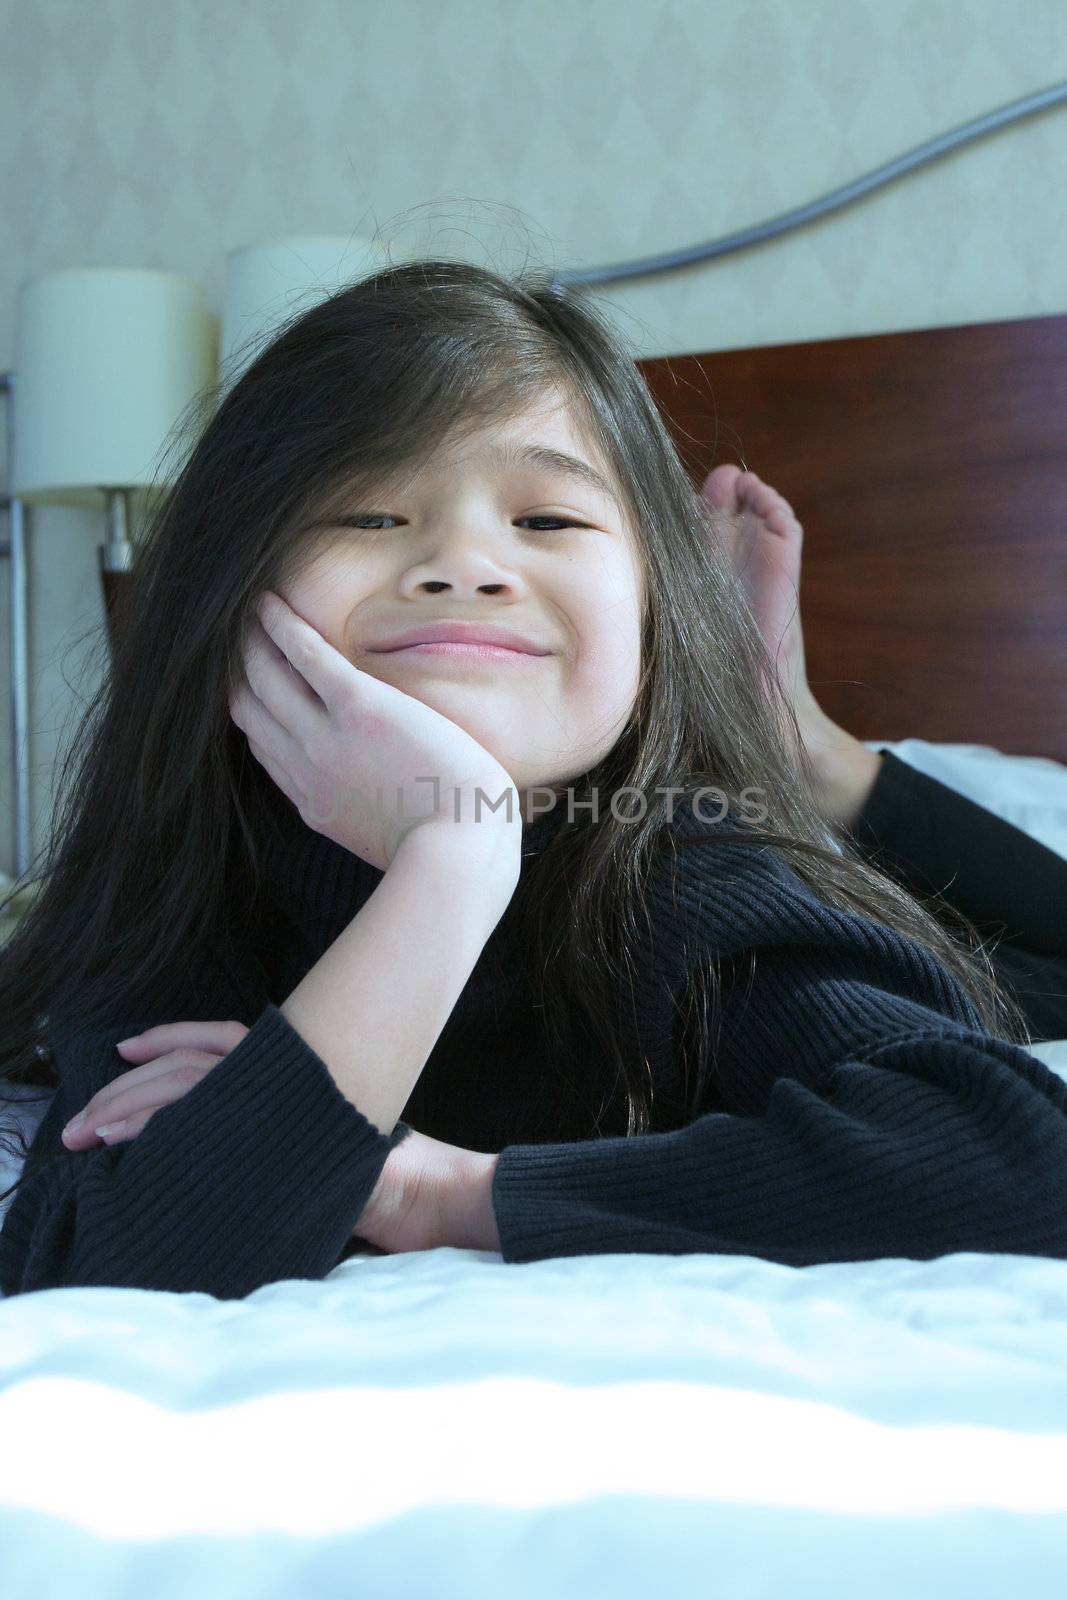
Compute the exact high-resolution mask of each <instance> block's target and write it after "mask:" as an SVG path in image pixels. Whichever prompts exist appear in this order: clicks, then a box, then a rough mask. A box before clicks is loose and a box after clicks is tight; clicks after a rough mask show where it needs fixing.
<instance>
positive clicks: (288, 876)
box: [263, 783, 567, 922]
mask: <svg viewBox="0 0 1067 1600" xmlns="http://www.w3.org/2000/svg"><path fill="white" fill-rule="evenodd" d="M264 792H265V793H266V794H267V797H268V803H267V812H268V817H269V819H270V825H269V826H268V828H267V831H266V835H265V837H264V839H263V860H264V866H265V869H266V872H267V875H268V879H269V882H270V885H271V888H272V890H273V894H274V897H275V898H277V899H279V900H280V901H281V902H282V903H283V904H284V905H287V906H289V907H291V908H293V909H297V908H299V911H300V913H301V914H302V915H307V916H310V917H312V918H315V919H319V918H323V919H325V920H326V921H327V922H333V921H334V920H336V919H337V918H339V917H343V918H345V919H346V920H347V918H349V917H351V916H353V915H354V914H355V911H356V910H358V909H359V906H360V905H362V904H363V902H364V901H365V900H366V899H367V897H368V895H370V894H371V892H372V891H373V890H374V888H375V887H376V886H377V884H378V883H379V882H380V881H381V879H382V877H383V876H384V874H383V873H382V872H381V871H380V870H379V868H377V867H374V866H371V864H370V863H369V862H367V861H364V860H362V858H361V857H359V856H357V855H355V854H354V853H353V852H352V851H351V850H347V849H346V848H345V847H344V846H343V845H340V844H338V843H337V842H336V840H333V839H330V838H327V836H326V835H325V834H322V833H318V832H316V830H315V829H314V828H312V827H310V826H309V825H308V824H307V823H306V822H305V821H304V819H303V817H302V816H301V815H300V813H299V811H298V810H297V808H296V806H295V805H294V804H293V802H292V801H291V800H290V799H289V798H288V797H287V796H286V795H285V794H283V793H282V791H281V790H280V789H279V788H278V787H277V786H276V785H275V784H273V783H270V784H269V786H268V785H265V786H264ZM566 815H567V806H566V802H565V801H564V800H560V801H557V803H556V805H555V806H553V808H552V810H551V811H548V812H545V813H544V814H543V815H541V816H538V817H536V818H535V819H534V820H533V821H532V822H525V823H523V826H522V842H521V846H520V849H521V856H522V866H521V868H520V871H524V870H525V865H526V863H527V862H528V861H530V860H531V859H532V858H533V857H535V856H538V855H540V854H541V852H542V851H543V850H544V849H545V847H546V846H547V845H548V843H549V841H550V839H552V838H553V836H554V835H555V833H556V832H557V830H558V829H559V828H560V826H561V825H562V824H563V822H564V820H565V819H566Z"/></svg>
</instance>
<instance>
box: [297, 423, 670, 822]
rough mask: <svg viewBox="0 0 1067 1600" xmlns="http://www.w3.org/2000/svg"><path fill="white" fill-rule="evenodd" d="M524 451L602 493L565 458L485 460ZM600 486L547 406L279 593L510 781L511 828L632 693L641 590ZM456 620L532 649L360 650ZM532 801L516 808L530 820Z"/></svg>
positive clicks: (368, 521) (618, 716)
mask: <svg viewBox="0 0 1067 1600" xmlns="http://www.w3.org/2000/svg"><path fill="white" fill-rule="evenodd" d="M535 446H536V447H539V448H541V449H542V450H548V451H561V452H565V453H566V454H567V455H570V456H574V457H577V458H578V460H579V461H581V462H584V463H585V464H586V465H587V466H589V467H592V468H593V469H594V470H595V471H596V472H598V473H599V474H600V475H602V476H603V477H604V478H605V479H607V480H608V489H607V490H604V489H601V488H599V487H597V486H596V485H595V484H594V483H592V482H590V481H588V480H587V479H584V478H583V477H582V476H580V475H579V473H578V472H577V471H573V472H572V471H570V470H567V468H566V464H565V463H562V464H561V463H552V462H547V461H544V460H541V461H537V460H533V459H526V460H524V459H522V458H521V456H519V455H516V457H515V458H514V459H511V460H507V461H505V460H504V459H503V458H502V456H501V452H502V451H505V450H512V451H515V452H523V451H526V452H529V451H530V450H531V449H532V448H533V447H535ZM612 484H613V479H612V475H611V474H610V472H609V471H608V470H607V468H606V466H605V464H604V462H603V460H602V459H600V458H599V457H597V456H596V455H594V454H593V453H592V452H590V450H589V449H588V447H586V446H584V445H583V444H582V442H581V441H580V440H579V438H578V435H577V434H576V432H575V431H574V430H573V429H572V427H571V425H570V422H569V420H568V417H567V413H566V408H565V407H564V406H558V407H555V406H552V405H546V407H545V408H544V409H537V410H535V411H532V412H530V413H529V414H527V415H525V416H523V417H521V418H519V419H518V420H516V421H514V422H511V423H509V424H507V425H506V426H505V427H503V428H501V427H494V428H488V429H485V430H484V431H482V432H479V433H478V434H477V435H476V436H473V437H471V438H468V439H467V440H466V441H465V442H464V444H463V445H462V447H461V448H458V449H456V450H447V451H446V452H445V453H444V454H443V455H441V456H438V457H436V458H434V460H433V461H431V462H430V463H429V464H428V465H427V467H426V468H425V469H424V470H423V471H422V472H421V473H420V474H419V475H418V476H417V477H416V478H414V479H412V481H411V483H410V484H408V485H407V486H405V488H404V489H403V491H402V492H398V491H393V490H389V491H383V492H382V493H380V494H378V493H375V495H374V497H373V504H370V503H368V504H366V505H363V504H360V505H356V504H353V505H352V506H351V508H350V513H346V516H345V518H344V519H343V520H342V522H341V523H331V524H330V525H329V530H328V532H327V534H326V536H325V537H326V540H327V542H326V544H325V546H320V547H319V549H318V553H317V554H316V555H315V556H314V558H313V559H311V560H309V562H308V563H307V565H306V566H305V567H304V568H303V570H302V571H301V573H300V575H299V576H298V578H297V579H296V580H295V581H294V582H292V583H290V584H289V585H288V586H287V587H285V588H279V590H278V592H279V593H280V594H281V595H282V597H283V598H284V599H285V600H286V601H287V602H288V604H289V605H291V606H292V608H293V609H294V611H296V612H298V613H299V615H300V616H302V617H304V618H305V620H306V621H308V622H310V623H311V625H312V626H313V627H315V628H317V629H318V631H319V632H320V633H321V634H322V635H323V636H324V638H326V639H327V640H328V641H329V642H330V644H332V645H333V646H334V648H335V649H336V650H339V651H340V652H341V654H342V655H344V656H345V657H347V659H348V660H349V661H351V662H352V663H353V665H355V666H357V667H359V668H360V669H361V670H362V671H364V672H369V673H371V674H373V676H374V677H376V678H379V679H381V680H382V681H383V682H385V683H392V684H395V685H396V687H397V688H398V689H403V690H404V692H405V693H406V694H411V695H414V696H415V697H416V698H417V699H419V700H421V701H423V702H424V703H425V704H426V705H428V706H432V707H433V708H434V709H435V710H437V711H440V712H441V713H442V715H443V716H446V717H448V718H450V720H451V721H453V722H455V723H457V724H458V725H459V726H460V727H461V728H464V729H465V730H466V732H467V733H469V734H470V735H471V736H472V738H475V739H477V740H478V742H479V744H481V745H483V746H484V747H485V749H486V750H488V751H489V752H490V754H491V755H493V756H494V757H495V758H496V760H497V761H499V762H500V764H501V766H503V767H504V768H505V770H506V771H507V772H508V773H509V774H510V776H511V778H512V781H513V782H514V784H515V787H516V789H517V790H518V792H519V799H520V802H521V804H522V806H523V808H524V809H523V812H522V815H523V817H524V818H525V817H527V812H526V810H525V806H526V797H527V791H528V790H530V789H532V788H534V787H536V786H545V787H548V788H552V789H553V790H555V791H557V792H558V791H560V790H561V789H563V788H565V786H566V785H567V784H568V783H569V782H570V781H572V780H574V779H576V778H578V777H580V776H581V775H582V773H584V772H586V771H587V770H588V769H589V768H590V767H591V766H593V765H594V764H595V763H596V762H598V761H599V760H600V759H601V758H602V757H603V756H605V755H606V754H607V753H608V751H609V750H610V749H611V748H612V746H613V745H614V743H615V742H616V740H617V739H618V737H619V735H620V733H621V732H622V730H623V727H624V726H625V723H626V720H627V718H628V717H629V715H630V712H631V711H632V709H633V705H634V701H635V698H636V695H637V687H638V680H639V676H640V666H641V663H640V653H641V618H642V612H643V606H644V596H645V585H644V577H643V569H642V566H641V561H640V557H639V554H638V549H637V544H636V540H635V537H634V531H633V529H632V528H631V527H630V526H629V519H628V518H627V517H626V514H625V512H624V510H623V508H622V506H621V505H620V504H619V503H617V501H616V500H615V498H614V497H613V496H614V492H615V491H614V490H613V488H612ZM349 523H351V526H348V524H349ZM457 621H462V622H469V623H474V624H478V623H485V624H489V625H495V626H497V627H501V628H505V629H509V630H514V631H515V632H516V633H519V634H521V635H523V636H524V637H525V638H527V639H532V640H533V641H534V642H535V643H536V645H537V646H538V647H539V648H540V649H541V650H543V651H545V652H546V653H545V654H544V655H516V656H514V658H502V657H499V656H498V657H495V658H494V657H484V658H479V657H478V656H476V655H474V653H473V652H469V651H463V652H459V653H456V654H449V653H447V652H445V651H441V652H431V651H428V650H425V651H423V650H412V649H402V650H398V651H393V652H382V651H376V650H375V648H374V647H375V646H376V645H378V644H380V643H382V642H384V641H386V640H388V639H390V638H392V637H394V636H395V635H397V634H399V633H403V632H406V631H407V630H409V629H412V628H416V627H420V626H423V625H425V624H427V623H440V622H457ZM489 798H490V799H493V800H495V799H496V798H497V796H495V795H493V796H490V797H489ZM610 798H611V797H610V796H607V795H602V796H600V797H599V804H600V806H601V807H606V806H607V805H608V804H609V803H610ZM546 801H547V797H546V796H541V795H535V796H534V797H533V802H534V806H535V808H536V810H535V811H534V813H533V815H535V816H536V815H539V814H540V812H541V811H542V810H544V809H545V808H546Z"/></svg>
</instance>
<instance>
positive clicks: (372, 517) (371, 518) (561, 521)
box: [345, 511, 587, 533]
mask: <svg viewBox="0 0 1067 1600" xmlns="http://www.w3.org/2000/svg"><path fill="white" fill-rule="evenodd" d="M395 521H396V518H395V517H390V516H388V515H387V513H386V512H384V511H381V512H379V511H368V512H366V513H365V514H364V515H363V516H356V517H346V519H345V526H346V527H352V528H358V527H359V526H360V525H361V524H362V523H364V522H395ZM519 521H520V522H554V523H556V524H557V526H558V527H560V528H584V527H586V526H587V524H586V523H584V522H575V521H574V519H573V518H572V517H520V518H519ZM537 531H538V532H539V533H540V532H542V531H543V530H542V529H538V530H537Z"/></svg>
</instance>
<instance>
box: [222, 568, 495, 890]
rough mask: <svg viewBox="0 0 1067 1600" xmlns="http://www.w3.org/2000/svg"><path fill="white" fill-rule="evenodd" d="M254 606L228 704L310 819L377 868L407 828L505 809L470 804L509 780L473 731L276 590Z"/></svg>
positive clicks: (259, 755) (485, 817) (486, 816)
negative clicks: (343, 643)
mask: <svg viewBox="0 0 1067 1600" xmlns="http://www.w3.org/2000/svg"><path fill="white" fill-rule="evenodd" d="M257 609H258V612H259V618H260V623H261V624H262V625H261V626H260V625H257V624H255V623H254V624H253V633H252V635H251V638H250V641H249V643H248V645H247V646H246V649H245V653H244V665H245V672H246V682H245V683H243V684H242V685H241V687H240V688H239V689H238V690H237V691H236V692H235V693H234V694H233V695H232V696H231V698H230V702H229V704H230V714H231V716H232V717H233V720H234V722H235V723H236V724H237V726H238V727H239V728H241V729H242V730H243V731H244V733H245V735H246V737H247V739H248V744H249V748H250V749H251V751H252V754H253V755H254V756H255V758H256V760H257V761H258V762H259V763H260V764H261V765H262V766H263V767H264V768H265V769H266V770H267V772H268V773H269V774H270V776H271V777H272V778H273V780H274V782H275V783H276V784H277V785H278V787H279V788H280V789H281V790H282V792H283V793H284V794H286V795H287V796H288V797H289V799H290V800H291V801H292V802H293V804H294V805H295V806H296V807H297V809H298V811H299V812H300V815H301V817H302V818H303V820H304V821H305V822H306V823H307V825H308V827H309V828H312V829H313V830H314V831H315V832H316V833H322V834H325V835H326V837H327V838H329V839H333V840H334V841H335V842H336V843H337V844H340V845H343V846H344V847H345V849H346V850H351V851H352V852H353V854H355V855H357V856H359V857H361V859H362V860H364V861H368V862H370V864H371V866H373V867H377V868H378V869H379V871H382V872H384V871H385V870H386V868H387V867H388V866H389V865H390V863H391V862H392V860H393V857H394V856H395V855H396V852H397V849H398V848H399V846H400V844H401V842H402V840H403V839H404V837H405V835H406V834H408V833H409V832H410V831H411V830H412V828H414V827H419V826H421V825H423V824H425V823H428V822H440V821H445V822H455V821H458V822H460V823H468V822H473V821H476V820H481V821H482V822H483V823H486V822H491V821H497V822H500V821H502V820H503V819H505V818H506V817H507V814H508V813H507V807H506V805H505V806H504V807H503V808H502V809H501V810H500V811H499V812H497V813H496V814H495V816H494V813H493V812H491V811H490V810H489V809H488V807H487V806H485V805H484V804H483V805H481V806H480V807H479V810H478V812H477V813H476V812H475V799H476V794H477V791H478V790H480V791H481V793H482V794H483V795H484V796H485V798H486V799H487V800H490V801H494V802H495V801H497V800H499V799H500V797H501V796H502V795H503V794H504V793H505V791H506V790H508V789H512V790H514V784H513V783H512V779H511V777H510V775H509V774H508V772H507V771H506V770H505V769H504V767H502V766H501V764H500V763H499V762H498V761H497V760H496V759H495V758H494V757H493V756H492V755H490V753H489V752H488V751H487V750H486V749H485V748H484V747H483V746H482V745H480V744H479V743H478V741H477V740H476V739H474V738H472V737H471V735H470V734H469V733H467V732H465V730H464V729H462V728H460V727H459V726H458V725H457V724H456V723H454V722H452V721H451V720H450V719H449V718H448V717H445V716H442V715H441V713H440V712H438V711H435V710H434V709H433V708H432V707H431V706H427V705H425V704H424V703H423V702H422V701H421V700H417V699H416V698H415V697H414V695H410V694H405V693H404V691H403V690H402V689H397V688H396V687H395V686H394V685H393V684H390V683H383V682H381V680H380V679H378V678H375V677H374V676H372V674H371V673H369V672H363V671H361V670H360V668H358V667H354V666H353V665H352V664H351V662H350V661H348V660H347V659H346V658H345V657H344V656H343V655H342V654H341V653H340V651H338V650H335V649H334V648H333V646H332V645H331V644H330V643H329V642H328V641H327V640H326V639H324V638H323V636H322V634H321V633H319V632H318V630H317V629H315V628H313V627H312V626H311V625H310V623H307V622H305V621H304V619H303V617H300V616H298V615H297V613H296V612H295V611H293V610H292V609H291V607H290V606H288V605H287V604H286V603H285V601H284V600H282V599H281V598H280V597H279V596H278V595H276V594H274V593H273V592H272V591H270V590H267V591H266V592H265V593H264V594H263V595H262V596H261V597H260V599H259V602H258V606H257ZM434 779H436V780H437V781H436V783H435V782H433V781H432V780H434ZM517 800H518V794H517V791H516V792H515V794H514V798H513V799H512V802H511V818H512V820H513V821H514V822H515V829H516V839H518V837H519V836H520V830H521V823H522V818H521V816H520V815H519V808H518V805H517ZM517 855H518V846H517V844H516V857H517Z"/></svg>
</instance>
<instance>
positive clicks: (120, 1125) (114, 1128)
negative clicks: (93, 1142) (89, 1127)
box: [93, 1122, 126, 1139]
mask: <svg viewBox="0 0 1067 1600" xmlns="http://www.w3.org/2000/svg"><path fill="white" fill-rule="evenodd" d="M125 1126H126V1124H125V1123H124V1122H105V1123H104V1125H103V1127H102V1128H94V1129H93V1132H94V1133H95V1134H96V1137H97V1138H98V1139H107V1138H110V1137H111V1136H113V1135H114V1134H116V1133H121V1132H122V1131H123V1129H124V1128H125Z"/></svg>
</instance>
